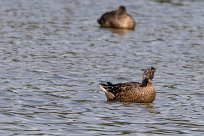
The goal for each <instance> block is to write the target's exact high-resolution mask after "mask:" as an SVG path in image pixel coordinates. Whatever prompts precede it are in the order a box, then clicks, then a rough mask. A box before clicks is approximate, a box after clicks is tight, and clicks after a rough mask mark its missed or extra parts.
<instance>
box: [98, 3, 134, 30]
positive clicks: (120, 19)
mask: <svg viewBox="0 0 204 136" xmlns="http://www.w3.org/2000/svg"><path fill="white" fill-rule="evenodd" d="M97 21H98V23H99V24H100V26H101V27H103V28H118V29H134V28H135V24H136V23H135V20H134V18H133V17H132V16H130V15H129V14H128V13H127V11H126V8H125V6H119V8H118V9H117V10H114V11H110V12H106V13H104V14H103V15H102V16H101V18H100V19H98V20H97Z"/></svg>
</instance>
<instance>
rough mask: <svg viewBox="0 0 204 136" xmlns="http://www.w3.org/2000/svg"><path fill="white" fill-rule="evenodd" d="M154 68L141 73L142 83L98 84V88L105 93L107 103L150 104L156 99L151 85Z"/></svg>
mask: <svg viewBox="0 0 204 136" xmlns="http://www.w3.org/2000/svg"><path fill="white" fill-rule="evenodd" d="M155 70H156V69H155V68H154V67H150V68H148V69H146V70H145V71H144V73H143V79H142V83H139V82H126V83H118V84H112V83H111V82H107V83H106V84H103V83H100V88H101V89H102V90H103V91H104V92H105V95H106V97H107V100H108V101H121V102H136V103H152V102H153V101H154V99H155V97H156V91H155V87H154V85H153V83H152V79H153V78H154V73H155Z"/></svg>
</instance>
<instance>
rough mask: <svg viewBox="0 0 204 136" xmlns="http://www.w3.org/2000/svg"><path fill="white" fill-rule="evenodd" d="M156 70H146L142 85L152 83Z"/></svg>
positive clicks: (151, 68)
mask: <svg viewBox="0 0 204 136" xmlns="http://www.w3.org/2000/svg"><path fill="white" fill-rule="evenodd" d="M155 70H156V69H155V68H154V67H150V68H148V69H146V70H145V71H144V73H143V79H142V84H147V83H151V82H152V79H153V78H154V73H155Z"/></svg>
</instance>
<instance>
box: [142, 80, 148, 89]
mask: <svg viewBox="0 0 204 136" xmlns="http://www.w3.org/2000/svg"><path fill="white" fill-rule="evenodd" d="M148 83H149V81H148V79H143V80H142V84H141V87H145V86H147V84H148Z"/></svg>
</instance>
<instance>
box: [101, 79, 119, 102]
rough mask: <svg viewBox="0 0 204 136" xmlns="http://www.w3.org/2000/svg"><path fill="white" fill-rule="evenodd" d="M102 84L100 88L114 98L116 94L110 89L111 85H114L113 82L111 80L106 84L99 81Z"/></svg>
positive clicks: (110, 97)
mask: <svg viewBox="0 0 204 136" xmlns="http://www.w3.org/2000/svg"><path fill="white" fill-rule="evenodd" d="M99 85H100V88H101V90H102V91H104V92H105V94H106V96H107V97H108V98H109V99H113V98H114V97H115V95H114V94H113V93H111V92H110V91H108V90H109V88H110V87H112V86H113V84H112V83H110V82H107V84H104V83H99Z"/></svg>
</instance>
